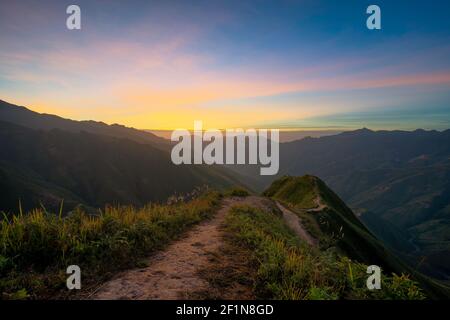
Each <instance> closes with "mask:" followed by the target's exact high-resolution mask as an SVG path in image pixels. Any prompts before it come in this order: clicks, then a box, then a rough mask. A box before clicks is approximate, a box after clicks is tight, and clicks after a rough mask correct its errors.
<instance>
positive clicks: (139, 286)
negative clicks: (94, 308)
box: [92, 196, 261, 300]
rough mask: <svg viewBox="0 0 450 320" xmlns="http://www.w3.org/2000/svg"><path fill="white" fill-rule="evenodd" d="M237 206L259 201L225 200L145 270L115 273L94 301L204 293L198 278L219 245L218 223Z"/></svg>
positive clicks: (204, 285)
mask: <svg viewBox="0 0 450 320" xmlns="http://www.w3.org/2000/svg"><path fill="white" fill-rule="evenodd" d="M237 204H248V205H252V206H254V205H256V206H258V205H261V198H259V197H252V196H251V197H246V198H228V199H225V200H224V202H223V204H222V207H221V208H220V209H219V210H218V212H217V213H216V215H215V216H214V217H213V218H212V219H210V220H207V221H204V222H202V223H200V224H199V225H197V226H195V227H194V228H193V229H192V230H190V231H188V232H187V233H186V235H185V236H184V237H182V238H180V239H178V240H176V241H175V242H173V243H172V244H170V245H169V246H168V247H167V248H166V249H165V250H163V251H160V252H158V253H156V254H154V255H153V256H151V257H149V258H148V260H147V261H146V262H147V265H148V267H145V268H141V269H133V270H128V271H125V272H122V273H120V274H118V276H117V277H115V278H113V279H112V280H110V281H109V282H106V283H105V284H104V285H103V286H102V287H100V288H99V289H98V290H97V292H96V293H95V294H94V295H93V296H92V298H93V299H100V300H103V299H107V300H117V299H132V300H151V299H167V300H175V299H187V298H190V294H191V293H194V292H200V291H207V290H208V289H209V284H208V282H207V281H206V280H204V279H202V278H201V277H200V276H199V275H198V270H200V269H203V268H206V267H208V264H209V263H210V262H209V259H208V255H209V254H210V253H211V252H215V251H217V250H218V249H219V248H220V247H221V245H222V242H223V240H222V233H221V230H220V226H221V224H222V223H223V222H224V219H225V216H226V214H227V213H228V211H229V210H230V208H231V207H232V206H234V205H237Z"/></svg>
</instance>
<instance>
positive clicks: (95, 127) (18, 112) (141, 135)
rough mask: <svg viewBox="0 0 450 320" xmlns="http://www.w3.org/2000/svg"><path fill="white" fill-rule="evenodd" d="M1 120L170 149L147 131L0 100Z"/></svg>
mask: <svg viewBox="0 0 450 320" xmlns="http://www.w3.org/2000/svg"><path fill="white" fill-rule="evenodd" d="M0 120H1V121H7V122H11V123H15V124H17V125H20V126H23V127H27V128H30V129H38V130H46V131H48V130H52V129H60V130H63V131H68V132H73V133H80V132H82V131H85V132H89V133H93V134H99V135H105V136H110V137H115V138H126V139H130V140H133V141H135V142H139V143H147V144H151V145H153V146H156V147H158V148H162V149H167V148H169V141H168V140H165V139H163V138H160V137H157V136H156V135H154V134H151V133H149V132H146V131H141V130H136V129H133V128H128V127H125V126H123V125H119V124H113V125H107V124H106V123H103V122H97V121H91V120H89V121H74V120H70V119H64V118H61V117H59V116H56V115H52V114H46V113H38V112H34V111H31V110H29V109H27V108H26V107H23V106H17V105H14V104H11V103H8V102H6V101H3V100H0Z"/></svg>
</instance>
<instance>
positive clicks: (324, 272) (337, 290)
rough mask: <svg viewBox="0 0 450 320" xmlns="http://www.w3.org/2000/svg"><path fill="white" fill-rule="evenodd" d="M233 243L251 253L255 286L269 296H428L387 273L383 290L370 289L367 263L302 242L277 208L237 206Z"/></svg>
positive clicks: (230, 225)
mask: <svg viewBox="0 0 450 320" xmlns="http://www.w3.org/2000/svg"><path fill="white" fill-rule="evenodd" d="M225 228H226V230H227V232H228V233H229V234H230V235H231V237H230V241H231V242H232V245H234V246H236V247H238V248H239V250H245V251H247V254H248V256H249V257H250V258H251V259H250V260H251V266H252V268H253V269H254V273H253V274H254V279H253V290H254V294H255V296H256V297H258V298H268V299H294V300H297V299H313V300H316V299H424V298H425V296H424V294H423V293H422V291H421V290H420V289H419V287H418V286H417V284H416V283H415V282H413V281H412V280H410V278H409V277H408V276H406V275H400V276H399V275H395V274H392V275H391V276H386V275H383V276H382V289H381V290H373V291H371V290H368V289H367V287H366V280H367V276H368V275H367V274H366V270H367V266H366V265H364V264H360V263H356V262H354V261H351V260H350V259H348V258H347V257H345V256H341V255H339V254H337V253H336V252H335V251H334V250H333V249H329V250H327V251H319V250H316V249H314V248H311V247H309V246H308V245H306V244H304V243H302V242H301V241H300V240H299V239H298V238H297V237H296V236H295V235H294V234H293V233H292V232H291V230H290V229H289V228H288V227H287V226H286V225H285V224H284V222H283V219H282V218H281V217H280V216H278V215H277V214H276V213H274V212H264V211H261V210H259V209H255V208H252V207H248V206H237V207H234V208H233V209H232V210H231V212H230V214H229V215H228V216H227V219H226V227H225Z"/></svg>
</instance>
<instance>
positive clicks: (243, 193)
mask: <svg viewBox="0 0 450 320" xmlns="http://www.w3.org/2000/svg"><path fill="white" fill-rule="evenodd" d="M225 195H226V196H230V197H247V196H249V195H250V192H248V190H246V189H244V188H242V187H234V188H231V189H230V190H228V191H227V192H225Z"/></svg>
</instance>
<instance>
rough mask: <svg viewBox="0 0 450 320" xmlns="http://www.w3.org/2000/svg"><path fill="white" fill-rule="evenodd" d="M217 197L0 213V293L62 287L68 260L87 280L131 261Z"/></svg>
mask: <svg viewBox="0 0 450 320" xmlns="http://www.w3.org/2000/svg"><path fill="white" fill-rule="evenodd" d="M218 200H219V194H218V193H216V192H212V191H210V192H208V193H206V194H204V195H202V196H199V197H198V198H196V199H193V200H191V201H189V202H187V203H175V204H172V205H158V204H150V205H148V206H146V207H143V208H134V207H130V206H121V207H106V208H105V209H104V210H102V211H100V212H99V214H98V215H95V216H93V215H88V214H86V213H85V212H84V211H83V210H82V209H76V210H74V211H73V212H72V213H71V214H70V215H68V216H67V217H62V215H61V214H58V215H56V214H52V213H48V212H46V211H45V209H36V210H33V211H31V212H30V213H28V214H23V213H22V212H20V213H19V214H18V215H14V216H12V217H7V216H6V215H4V216H3V218H2V220H1V221H0V293H1V296H0V297H3V298H16V297H24V296H29V297H31V298H33V297H42V296H43V295H49V296H52V295H54V294H55V291H58V290H61V289H63V288H64V285H65V274H64V272H65V269H66V268H67V266H68V265H72V264H76V265H79V266H80V267H81V269H82V273H83V279H84V280H86V281H87V282H88V283H89V282H93V283H95V282H96V281H98V280H99V279H101V278H102V277H104V276H106V275H108V274H109V272H114V271H115V270H119V269H121V268H125V267H130V266H133V265H136V263H138V262H139V261H140V259H142V258H143V257H145V256H147V255H149V254H150V253H151V252H152V251H154V250H157V249H159V248H161V247H162V246H164V245H165V244H167V243H168V242H169V241H170V240H171V239H173V238H175V237H177V236H179V235H180V234H181V233H182V232H183V231H185V230H186V229H187V228H188V227H189V226H191V225H193V224H195V223H198V222H199V221H201V220H204V219H206V218H208V217H209V216H210V215H211V214H212V212H213V211H214V209H215V206H216V205H217V204H218ZM24 290H25V291H24Z"/></svg>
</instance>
